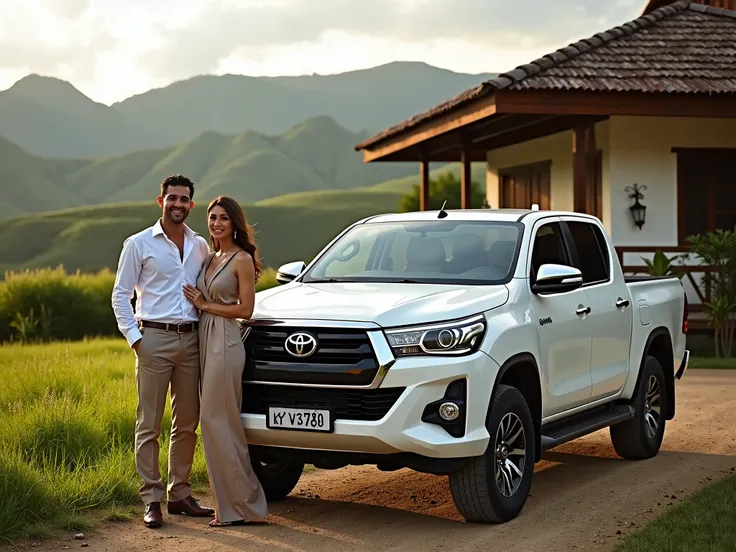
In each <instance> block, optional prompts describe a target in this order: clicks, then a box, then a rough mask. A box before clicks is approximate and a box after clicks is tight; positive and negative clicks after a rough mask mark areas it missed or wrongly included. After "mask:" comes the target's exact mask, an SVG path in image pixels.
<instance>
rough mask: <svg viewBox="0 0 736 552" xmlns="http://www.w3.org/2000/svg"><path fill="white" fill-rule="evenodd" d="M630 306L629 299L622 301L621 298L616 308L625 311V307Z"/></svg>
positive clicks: (617, 301)
mask: <svg viewBox="0 0 736 552" xmlns="http://www.w3.org/2000/svg"><path fill="white" fill-rule="evenodd" d="M628 306H629V300H628V299H621V297H619V298H618V299H617V300H616V307H617V308H619V309H623V308H624V307H628Z"/></svg>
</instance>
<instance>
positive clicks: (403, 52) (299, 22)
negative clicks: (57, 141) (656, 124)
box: [0, 0, 646, 104]
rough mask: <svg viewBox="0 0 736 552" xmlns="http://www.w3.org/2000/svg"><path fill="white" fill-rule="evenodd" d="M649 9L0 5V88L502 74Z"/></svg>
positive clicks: (610, 5)
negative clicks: (397, 67) (374, 71)
mask: <svg viewBox="0 0 736 552" xmlns="http://www.w3.org/2000/svg"><path fill="white" fill-rule="evenodd" d="M645 3H646V0H513V1H509V0H0V90H4V89H6V88H8V87H10V86H11V85H12V84H13V83H14V82H15V81H16V80H18V79H20V78H21V77H23V76H24V75H26V74H28V73H39V74H42V75H50V76H56V77H59V78H62V79H65V80H68V81H71V82H72V83H73V84H74V85H75V86H76V87H77V88H79V89H80V90H81V91H82V92H84V93H85V94H87V95H88V96H90V97H91V98H92V99H94V100H96V101H99V102H103V103H106V104H109V103H112V102H114V101H118V100H122V99H124V98H126V97H129V96H131V95H133V94H136V93H140V92H144V91H146V90H148V89H150V88H153V87H159V86H164V85H166V84H168V83H170V82H172V81H174V80H178V79H183V78H187V77H191V76H194V75H198V74H204V73H211V74H222V73H240V74H248V75H296V74H311V73H321V74H325V73H336V72H341V71H345V70H350V69H360V68H366V67H371V66H375V65H379V64H383V63H388V62H390V61H396V60H412V61H425V62H427V63H430V64H432V65H436V66H439V67H444V68H447V69H452V70H455V71H461V72H471V73H478V72H486V71H488V72H497V71H504V70H509V69H511V68H513V67H515V66H516V65H519V64H522V63H526V62H528V61H530V60H532V59H534V58H536V57H539V56H540V55H543V54H545V53H548V52H549V51H551V50H555V49H557V48H559V47H561V46H564V45H566V44H568V43H569V42H572V41H575V40H578V39H580V38H583V37H586V36H590V35H591V34H594V33H596V32H598V31H601V30H605V29H607V28H609V27H611V26H614V25H618V24H621V23H623V22H625V21H628V20H630V19H633V18H635V17H637V16H638V15H639V14H640V13H641V10H642V9H643V7H644V5H645Z"/></svg>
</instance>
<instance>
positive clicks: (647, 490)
mask: <svg viewBox="0 0 736 552" xmlns="http://www.w3.org/2000/svg"><path fill="white" fill-rule="evenodd" d="M677 400H678V403H677V415H676V418H675V420H674V421H672V422H669V423H668V426H667V431H666V434H665V439H664V445H663V449H662V451H661V452H660V454H659V455H658V456H657V457H656V458H654V459H652V460H648V461H643V462H628V461H624V460H621V459H619V458H618V457H616V455H615V453H614V451H613V448H612V446H611V442H610V439H609V436H608V431H607V430H605V431H600V432H598V433H596V434H594V435H591V436H589V437H586V438H583V439H580V440H578V441H576V442H573V443H569V444H567V445H565V446H562V447H559V448H558V449H555V450H554V451H550V452H549V453H547V454H545V455H544V461H543V462H541V463H540V464H539V465H538V466H537V469H536V473H535V476H534V482H533V484H532V491H531V496H530V498H529V500H528V501H527V504H526V507H525V508H524V510H523V511H522V513H521V515H520V516H519V517H518V518H517V519H515V520H513V521H512V522H510V523H507V524H504V525H500V526H490V525H486V526H484V525H475V524H466V523H464V522H463V520H462V518H461V517H460V516H459V515H458V513H457V511H456V510H455V507H454V505H453V503H452V498H451V497H450V492H449V490H448V485H447V479H446V478H442V477H434V476H428V475H422V474H416V473H414V472H410V471H407V470H403V471H400V472H393V473H383V472H380V471H378V470H376V469H375V468H369V467H352V468H344V469H342V470H339V471H332V472H330V471H325V472H321V471H318V472H314V473H311V474H308V475H306V476H304V477H303V478H302V481H301V482H300V485H299V487H298V488H297V490H296V491H295V493H294V495H295V496H294V497H292V498H289V499H288V500H287V501H286V502H283V503H280V504H274V505H273V506H272V512H273V515H272V516H271V517H270V518H269V519H268V523H266V524H263V525H258V526H250V527H233V528H226V529H211V528H209V527H207V525H206V521H203V520H196V519H187V518H180V517H178V516H174V517H172V516H167V515H166V514H165V517H164V521H165V522H166V525H165V526H164V527H163V528H162V529H159V530H150V529H146V528H145V527H143V526H142V525H141V524H140V523H139V521H138V520H136V522H135V523H133V524H130V523H122V524H106V525H103V526H101V527H100V528H99V529H98V530H97V531H94V532H92V533H91V534H89V535H87V536H86V538H85V540H84V541H81V542H80V541H75V540H72V539H71V537H70V538H69V539H66V540H63V541H55V542H49V543H45V544H42V545H37V546H35V547H33V550H63V549H64V547H68V549H70V550H71V549H75V548H79V547H80V546H82V544H87V545H88V547H87V548H86V550H90V551H100V552H102V551H117V550H130V551H132V552H139V551H144V550H156V551H161V552H169V551H171V552H174V551H176V552H182V551H186V552H194V551H198V550H203V551H204V550H206V551H217V552H220V551H232V550H258V551H259V552H262V551H263V550H273V551H288V552H302V551H316V550H319V551H323V552H343V551H348V550H385V549H401V550H404V551H406V552H419V551H421V552H426V551H430V550H448V551H449V550H452V551H453V552H467V551H475V550H478V551H480V550H492V549H494V548H496V547H498V546H499V543H501V542H505V543H513V544H512V547H513V549H514V550H516V551H526V550H530V551H537V550H544V551H545V552H556V551H570V550H608V549H610V548H611V547H612V546H613V544H615V542H616V541H617V539H620V538H621V536H623V535H625V534H627V533H630V532H631V531H633V530H635V529H636V528H638V527H640V526H641V525H642V524H643V523H644V522H645V521H646V520H647V519H649V518H651V517H653V516H656V515H658V514H661V513H662V512H664V511H665V510H666V509H667V508H668V506H670V505H672V504H676V503H678V502H680V501H681V500H682V499H683V498H684V497H686V496H687V495H689V494H690V493H692V492H693V491H695V490H697V489H699V488H700V487H702V486H703V485H705V484H706V483H708V482H709V481H711V480H716V479H718V478H720V477H722V476H724V475H725V474H727V473H732V472H734V471H735V470H736V429H735V428H734V424H733V412H735V411H736V371H710V370H690V371H689V372H688V373H687V375H686V377H685V379H684V380H683V381H682V382H680V383H678V399H677ZM203 503H205V504H210V501H209V500H208V499H207V497H203ZM619 531H620V535H619V534H618V532H619ZM28 548H29V549H30V543H29V544H28Z"/></svg>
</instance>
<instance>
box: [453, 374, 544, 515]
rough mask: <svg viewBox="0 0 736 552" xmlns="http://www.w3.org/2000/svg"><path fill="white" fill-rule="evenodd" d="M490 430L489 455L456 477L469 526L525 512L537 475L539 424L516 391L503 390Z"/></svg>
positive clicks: (497, 396)
mask: <svg viewBox="0 0 736 552" xmlns="http://www.w3.org/2000/svg"><path fill="white" fill-rule="evenodd" d="M486 427H487V428H488V432H489V433H490V435H491V441H490V443H489V445H488V448H487V449H486V452H485V454H484V455H483V456H480V457H478V458H473V459H471V460H469V461H468V462H467V463H466V464H465V465H464V466H463V467H462V468H461V469H460V470H459V471H456V472H454V473H452V474H451V475H450V491H451V492H452V498H453V500H454V501H455V506H456V507H457V509H458V511H459V512H460V514H461V515H462V516H463V517H464V518H465V519H466V520H468V521H474V522H481V523H503V522H505V521H509V520H511V519H513V518H515V517H516V516H517V515H519V512H521V510H522V508H523V507H524V504H525V503H526V498H527V496H528V495H529V489H530V487H531V482H532V475H533V473H534V458H535V450H534V447H535V442H536V440H535V438H534V424H533V422H532V416H531V413H530V411H529V407H528V405H527V404H526V401H525V400H524V396H523V395H522V394H521V393H520V392H519V391H518V390H517V389H516V388H514V387H510V386H508V385H499V386H498V387H497V389H496V392H495V394H494V396H493V401H492V403H491V410H490V413H489V416H488V420H487V422H486Z"/></svg>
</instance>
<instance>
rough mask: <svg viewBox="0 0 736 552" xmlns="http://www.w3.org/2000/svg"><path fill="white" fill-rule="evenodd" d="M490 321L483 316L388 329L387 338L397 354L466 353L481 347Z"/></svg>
mask: <svg viewBox="0 0 736 552" xmlns="http://www.w3.org/2000/svg"><path fill="white" fill-rule="evenodd" d="M485 331H486V320H485V318H484V317H483V316H482V315H479V316H473V317H471V318H465V319H463V320H455V321H453V322H445V323H441V324H428V325H424V326H410V327H406V328H401V329H397V330H387V331H386V339H387V340H388V343H389V345H391V348H392V349H393V351H394V353H395V354H396V355H397V356H407V355H465V354H468V353H473V352H475V351H477V350H478V347H479V346H480V343H481V341H482V340H483V334H484V333H485Z"/></svg>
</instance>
